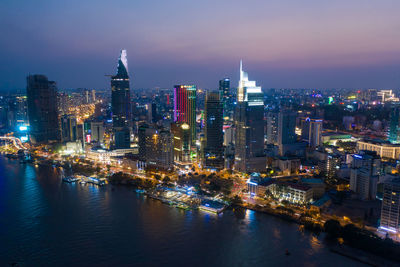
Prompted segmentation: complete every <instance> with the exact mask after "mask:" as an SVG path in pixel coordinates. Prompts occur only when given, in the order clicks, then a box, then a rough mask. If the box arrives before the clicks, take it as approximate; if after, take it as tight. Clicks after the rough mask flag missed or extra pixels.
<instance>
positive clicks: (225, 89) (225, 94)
mask: <svg viewBox="0 0 400 267" xmlns="http://www.w3.org/2000/svg"><path fill="white" fill-rule="evenodd" d="M230 86H231V81H230V80H229V78H224V79H222V80H220V81H219V94H220V99H221V102H222V105H223V110H224V115H223V116H224V117H226V116H228V115H229V110H228V104H229V89H230Z"/></svg>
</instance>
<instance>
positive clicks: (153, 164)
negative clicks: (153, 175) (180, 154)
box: [139, 124, 174, 170]
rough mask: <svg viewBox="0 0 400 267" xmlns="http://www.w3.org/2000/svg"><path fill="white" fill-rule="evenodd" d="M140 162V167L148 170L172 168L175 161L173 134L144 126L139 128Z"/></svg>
mask: <svg viewBox="0 0 400 267" xmlns="http://www.w3.org/2000/svg"><path fill="white" fill-rule="evenodd" d="M139 160H140V161H141V162H140V165H141V166H142V167H146V168H147V169H157V170H168V169H170V168H172V166H173V163H174V159H173V141H172V134H171V132H170V131H169V130H166V129H163V128H161V129H158V128H154V127H152V126H149V125H147V124H142V125H141V126H140V127H139Z"/></svg>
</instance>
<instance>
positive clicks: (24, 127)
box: [19, 125, 28, 131]
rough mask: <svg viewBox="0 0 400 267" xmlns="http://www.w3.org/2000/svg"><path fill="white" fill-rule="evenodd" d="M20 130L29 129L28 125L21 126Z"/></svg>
mask: <svg viewBox="0 0 400 267" xmlns="http://www.w3.org/2000/svg"><path fill="white" fill-rule="evenodd" d="M19 130H20V131H26V130H28V126H25V125H22V126H19Z"/></svg>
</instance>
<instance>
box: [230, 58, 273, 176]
mask: <svg viewBox="0 0 400 267" xmlns="http://www.w3.org/2000/svg"><path fill="white" fill-rule="evenodd" d="M235 126H236V136H235V169H236V170H237V171H242V172H246V171H262V170H264V169H265V166H266V161H265V155H264V94H263V92H262V90H261V87H260V86H256V82H255V81H249V79H248V74H247V72H245V71H243V67H242V61H240V80H239V85H238V91H237V106H236V112H235Z"/></svg>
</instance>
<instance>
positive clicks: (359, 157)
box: [350, 150, 381, 200]
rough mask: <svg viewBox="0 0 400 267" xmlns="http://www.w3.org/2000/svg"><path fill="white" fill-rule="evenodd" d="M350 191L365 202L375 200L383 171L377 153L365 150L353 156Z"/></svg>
mask: <svg viewBox="0 0 400 267" xmlns="http://www.w3.org/2000/svg"><path fill="white" fill-rule="evenodd" d="M352 157H353V159H352V163H351V169H350V190H352V191H353V192H355V193H357V194H358V196H359V197H360V198H361V199H363V200H370V199H375V197H376V190H377V183H378V179H379V175H380V169H381V159H380V158H379V157H378V156H377V154H376V152H373V151H367V150H363V151H360V153H359V154H355V155H353V156H352Z"/></svg>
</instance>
